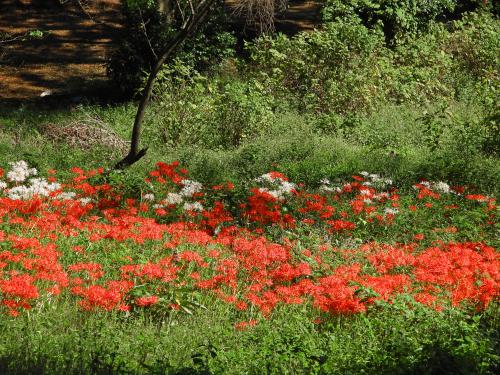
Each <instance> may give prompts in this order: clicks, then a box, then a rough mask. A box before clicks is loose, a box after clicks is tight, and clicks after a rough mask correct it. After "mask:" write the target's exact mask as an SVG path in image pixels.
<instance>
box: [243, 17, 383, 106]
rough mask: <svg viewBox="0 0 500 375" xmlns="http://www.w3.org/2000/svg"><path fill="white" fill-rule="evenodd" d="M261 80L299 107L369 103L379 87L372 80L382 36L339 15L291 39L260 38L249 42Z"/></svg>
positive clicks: (380, 55)
mask: <svg viewBox="0 0 500 375" xmlns="http://www.w3.org/2000/svg"><path fill="white" fill-rule="evenodd" d="M248 51H249V53H250V54H251V60H252V63H253V64H254V67H253V69H254V70H255V72H258V73H255V74H256V75H258V77H259V79H261V80H262V81H263V82H264V85H266V86H268V87H272V91H273V92H274V93H277V95H281V96H283V97H287V96H289V95H290V94H292V95H293V98H294V99H295V101H296V102H297V103H298V105H299V107H301V108H303V109H307V110H313V111H318V112H327V111H331V112H338V113H347V112H351V111H355V110H358V109H363V108H366V107H370V106H371V105H373V103H374V102H375V101H376V99H377V97H380V95H381V92H380V91H379V90H378V88H377V86H376V85H374V81H376V80H377V79H378V75H379V72H378V71H377V69H375V68H374V67H375V65H376V61H377V59H383V58H384V56H383V55H384V49H383V36H382V35H381V34H380V33H377V32H372V31H370V30H369V29H367V28H366V27H365V26H363V25H362V24H361V23H360V22H359V21H357V20H346V21H343V20H339V21H338V22H334V23H329V24H326V25H325V27H324V29H321V30H317V31H316V32H313V33H301V34H298V35H297V36H296V37H294V38H291V39H290V38H287V37H286V36H284V35H278V36H276V37H274V38H273V37H266V36H265V37H262V38H260V39H258V40H257V41H256V42H255V43H254V44H252V45H249V46H248Z"/></svg>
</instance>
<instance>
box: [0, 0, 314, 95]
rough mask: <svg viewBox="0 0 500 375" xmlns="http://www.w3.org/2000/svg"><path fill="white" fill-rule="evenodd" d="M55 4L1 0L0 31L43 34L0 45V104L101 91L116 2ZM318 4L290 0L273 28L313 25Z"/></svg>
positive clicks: (55, 1)
mask: <svg viewBox="0 0 500 375" xmlns="http://www.w3.org/2000/svg"><path fill="white" fill-rule="evenodd" d="M230 1H231V0H229V1H228V2H229V3H230ZM35 3H38V5H33V4H35ZM44 4H45V5H44ZM54 4H56V5H54ZM58 4H59V1H58V0H52V1H51V0H43V1H42V0H38V1H35V0H1V11H0V35H3V36H6V35H7V36H10V37H12V38H15V37H17V36H21V35H23V34H26V33H27V32H29V31H31V30H41V31H43V32H44V36H43V37H42V38H41V39H31V40H17V41H14V42H10V43H7V44H0V100H1V101H2V102H3V103H18V102H20V101H24V100H33V99H40V98H41V97H44V98H54V100H58V99H57V98H58V97H61V96H67V95H68V94H72V95H85V94H88V93H89V92H90V93H93V94H95V93H99V94H100V95H102V94H103V93H105V92H106V91H104V89H103V88H104V87H105V86H106V84H107V81H106V69H105V63H106V59H107V56H108V54H109V52H110V50H111V48H112V47H113V43H114V40H115V39H116V37H117V36H118V32H119V29H120V23H119V22H120V13H119V4H120V0H86V1H84V0H81V1H80V2H78V1H69V0H68V1H67V2H66V3H65V4H64V5H58ZM78 4H80V6H79V5H78ZM82 5H83V6H82ZM320 7H321V2H320V1H314V0H290V3H289V8H288V9H287V11H286V12H285V13H284V14H283V15H282V16H281V17H279V19H278V20H277V21H276V28H277V31H281V32H286V33H288V34H293V33H295V32H297V31H300V30H311V29H313V28H314V27H315V26H316V25H317V24H318V23H319V13H320ZM239 22H244V21H241V20H240V21H239Z"/></svg>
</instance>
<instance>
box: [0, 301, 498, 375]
mask: <svg viewBox="0 0 500 375" xmlns="http://www.w3.org/2000/svg"><path fill="white" fill-rule="evenodd" d="M210 310H211V311H206V312H203V311H201V312H199V313H198V314H196V315H195V316H182V315H179V316H174V317H173V319H172V320H171V322H170V323H171V324H170V325H169V326H168V327H163V328H162V326H161V325H159V324H157V323H155V322H154V321H151V320H149V319H147V318H134V319H132V318H125V319H124V318H120V317H118V316H116V317H113V316H109V315H108V316H105V315H103V316H99V315H96V314H95V313H94V314H82V313H81V312H77V311H75V310H73V309H72V308H69V307H67V308H66V309H62V310H61V309H60V307H59V309H58V310H53V309H51V307H50V303H49V304H48V305H47V306H46V307H45V308H44V309H43V310H42V313H38V312H37V313H34V314H32V315H27V316H24V317H20V318H18V319H16V320H10V319H2V320H1V321H0V332H1V333H2V341H1V342H0V371H1V372H2V373H3V374H19V373H61V372H64V373H67V374H77V373H90V372H92V373H98V374H106V373H117V372H119V373H127V374H128V373H130V374H132V373H153V374H223V373H228V372H230V373H233V374H243V373H246V374H262V373H269V374H303V373H312V374H346V373H350V374H374V373H376V374H389V373H390V374H488V373H494V372H495V363H497V364H498V357H497V356H496V355H495V341H496V340H498V336H497V333H496V332H498V328H499V327H498V317H496V318H495V315H496V314H498V311H493V310H492V311H488V312H486V313H484V314H483V315H478V316H475V317H470V316H467V315H466V314H463V313H462V312H459V311H449V312H447V313H444V314H443V313H436V312H433V311H430V310H428V309H425V308H419V307H416V308H415V309H414V310H407V309H405V308H403V307H402V306H399V305H397V304H396V305H393V306H384V307H380V308H379V309H377V310H378V311H373V312H370V313H369V314H367V315H361V316H353V317H339V318H332V321H331V322H329V323H327V324H323V325H321V326H317V325H315V324H313V323H312V322H311V321H310V319H309V318H308V317H307V316H305V315H304V313H303V312H302V311H300V310H299V309H296V310H293V309H290V308H288V309H286V310H282V311H279V312H277V313H276V314H275V316H274V317H273V318H272V319H270V320H268V321H264V322H262V323H261V324H260V325H258V326H257V327H255V328H254V329H252V330H248V331H235V330H234V328H233V327H232V325H231V323H230V322H231V319H232V316H231V315H232V314H233V313H231V312H230V311H227V310H222V311H221V309H216V308H215V306H214V307H213V309H212V308H211V309H210ZM495 331H496V332H495ZM20 332H22V335H20Z"/></svg>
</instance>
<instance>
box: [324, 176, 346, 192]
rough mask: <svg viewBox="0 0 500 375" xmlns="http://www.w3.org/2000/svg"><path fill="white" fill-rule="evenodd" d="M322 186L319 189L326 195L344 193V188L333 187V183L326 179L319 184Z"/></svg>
mask: <svg viewBox="0 0 500 375" xmlns="http://www.w3.org/2000/svg"><path fill="white" fill-rule="evenodd" d="M319 183H320V184H321V185H320V187H319V190H320V191H323V192H325V193H340V192H342V188H340V187H338V186H332V183H331V182H330V180H329V179H328V178H324V179H322V180H321V181H320V182H319Z"/></svg>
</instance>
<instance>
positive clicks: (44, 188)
mask: <svg viewBox="0 0 500 375" xmlns="http://www.w3.org/2000/svg"><path fill="white" fill-rule="evenodd" d="M60 188H61V185H60V184H58V183H57V182H53V183H50V182H48V181H47V180H46V179H44V178H32V179H30V180H29V185H18V186H14V187H13V188H11V189H9V191H8V193H7V196H8V197H9V198H10V199H23V200H25V199H31V198H33V197H34V196H39V197H48V196H49V195H50V193H52V192H54V191H56V190H59V189H60Z"/></svg>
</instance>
